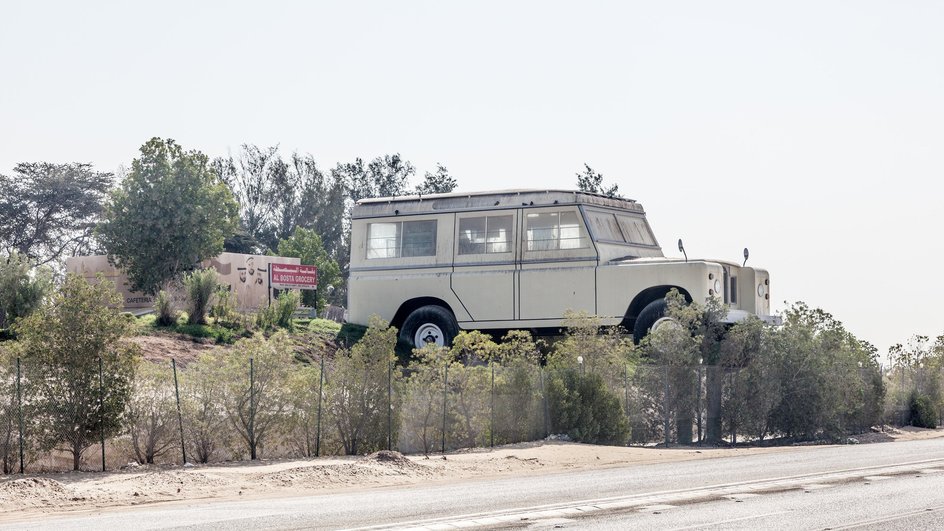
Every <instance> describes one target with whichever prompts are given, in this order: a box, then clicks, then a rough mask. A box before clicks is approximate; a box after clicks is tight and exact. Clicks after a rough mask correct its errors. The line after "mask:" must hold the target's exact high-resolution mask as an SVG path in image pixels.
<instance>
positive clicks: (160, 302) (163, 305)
mask: <svg viewBox="0 0 944 531" xmlns="http://www.w3.org/2000/svg"><path fill="white" fill-rule="evenodd" d="M154 313H156V314H157V325H158V326H172V325H174V324H175V323H176V322H177V312H176V311H175V310H174V300H173V298H172V297H171V296H170V295H168V293H167V292H166V291H164V290H161V291H159V292H158V293H157V297H156V298H155V299H154Z"/></svg>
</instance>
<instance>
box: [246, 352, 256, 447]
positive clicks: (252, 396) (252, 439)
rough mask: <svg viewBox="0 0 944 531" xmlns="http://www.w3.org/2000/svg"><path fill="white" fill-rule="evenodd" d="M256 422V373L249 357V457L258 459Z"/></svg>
mask: <svg viewBox="0 0 944 531" xmlns="http://www.w3.org/2000/svg"><path fill="white" fill-rule="evenodd" d="M255 422H256V374H255V370H254V367H253V363H252V358H249V426H248V428H249V429H248V430H247V431H248V432H249V459H250V460H251V461H255V460H256V435H255V432H254V429H255V426H254V425H255Z"/></svg>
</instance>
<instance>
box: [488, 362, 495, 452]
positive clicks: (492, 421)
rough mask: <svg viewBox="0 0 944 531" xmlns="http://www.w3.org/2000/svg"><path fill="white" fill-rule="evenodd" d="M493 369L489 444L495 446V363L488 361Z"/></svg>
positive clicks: (489, 409)
mask: <svg viewBox="0 0 944 531" xmlns="http://www.w3.org/2000/svg"><path fill="white" fill-rule="evenodd" d="M488 365H489V367H490V368H491V369H492V401H491V403H490V404H489V406H488V445H489V446H491V447H492V448H494V447H495V364H494V363H492V362H491V361H489V362H488Z"/></svg>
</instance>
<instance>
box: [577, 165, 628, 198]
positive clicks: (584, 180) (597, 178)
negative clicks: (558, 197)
mask: <svg viewBox="0 0 944 531" xmlns="http://www.w3.org/2000/svg"><path fill="white" fill-rule="evenodd" d="M583 167H584V171H582V172H580V173H578V174H577V189H578V190H580V191H582V192H589V193H592V194H600V195H605V196H607V197H617V198H618V197H620V195H619V185H616V184H611V185H609V186H606V185H604V184H603V174H601V173H599V172H596V171H593V168H591V167H590V166H589V165H588V164H584V165H583Z"/></svg>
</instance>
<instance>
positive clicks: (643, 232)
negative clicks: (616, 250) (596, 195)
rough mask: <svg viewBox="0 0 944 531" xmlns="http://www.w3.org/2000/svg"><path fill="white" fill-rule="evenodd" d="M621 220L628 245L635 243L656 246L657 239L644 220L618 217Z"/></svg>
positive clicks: (621, 226) (632, 217)
mask: <svg viewBox="0 0 944 531" xmlns="http://www.w3.org/2000/svg"><path fill="white" fill-rule="evenodd" d="M616 219H618V220H619V224H620V228H621V229H622V230H623V236H625V237H626V243H635V244H640V245H655V244H656V239H655V238H654V237H653V236H652V232H651V231H650V230H649V226H648V225H646V221H645V220H644V219H643V218H638V217H635V216H616Z"/></svg>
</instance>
